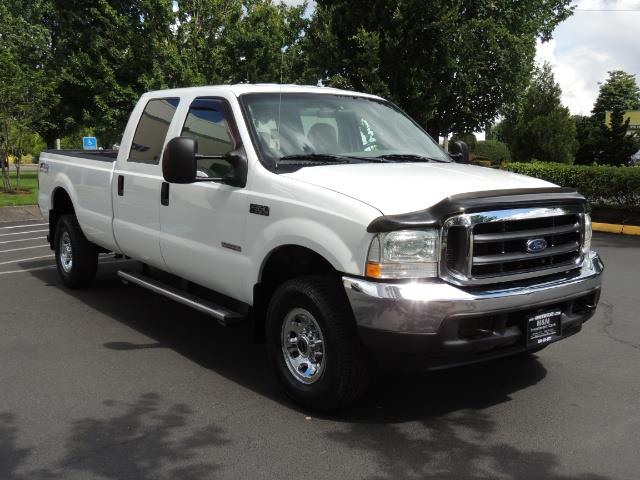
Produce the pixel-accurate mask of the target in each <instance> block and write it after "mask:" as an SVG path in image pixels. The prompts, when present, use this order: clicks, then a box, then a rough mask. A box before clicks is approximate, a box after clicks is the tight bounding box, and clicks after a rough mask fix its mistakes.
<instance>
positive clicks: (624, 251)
mask: <svg viewBox="0 0 640 480" xmlns="http://www.w3.org/2000/svg"><path fill="white" fill-rule="evenodd" d="M46 230H47V226H46V224H43V222H41V221H33V220H31V221H28V222H9V223H0V302H1V303H0V480H9V479H29V480H30V479H44V478H46V479H51V478H53V479H94V478H95V479H136V480H146V479H149V480H151V479H154V480H157V479H192V480H199V479H210V478H242V479H258V478H276V479H280V478H305V479H315V478H323V479H334V478H367V479H422V478H471V479H480V478H507V479H515V478H518V479H520V478H532V479H533V478H535V479H556V480H557V479H589V480H596V479H637V478H638V477H639V475H640V474H639V473H638V472H640V455H638V453H639V452H640V315H639V313H638V300H639V299H640V282H639V277H640V268H639V266H640V238H633V237H619V236H612V235H596V236H595V240H594V245H595V248H596V249H597V250H598V251H600V253H601V254H602V257H603V258H604V262H605V265H606V270H605V275H606V278H605V289H604V293H603V297H602V301H601V304H600V307H599V309H598V312H597V314H596V316H595V317H594V318H593V319H591V320H590V321H589V322H588V323H587V324H586V325H585V327H584V329H583V331H582V332H581V333H580V334H578V335H576V336H574V337H571V338H569V339H567V340H565V341H563V342H560V343H557V344H554V345H551V346H550V347H549V348H547V349H546V350H544V351H542V352H540V353H539V354H538V356H537V357H534V358H533V359H522V358H518V359H508V360H500V361H494V362H491V363H487V364H482V365H476V366H471V367H464V368H458V369H454V370H448V371H440V372H435V373H424V374H383V375H380V376H379V378H378V381H377V383H376V385H375V386H374V388H373V389H372V391H371V392H370V394H369V395H368V397H367V398H366V400H365V402H364V403H363V404H362V405H361V407H360V408H359V409H357V410H354V411H350V412H347V413H343V414H341V415H332V416H321V417H318V416H315V415H313V414H310V413H309V412H305V411H303V410H301V409H300V408H298V407H297V406H295V405H294V404H292V403H291V402H290V401H289V400H288V399H287V398H286V397H284V395H283V394H282V393H281V391H280V389H279V388H278V386H277V384H276V381H275V378H274V376H273V375H272V373H271V371H270V369H269V366H268V363H267V361H266V355H265V350H264V347H263V346H262V345H256V344H254V343H253V342H252V337H251V331H250V329H249V328H237V329H224V328H222V327H219V326H218V325H217V324H215V323H213V322H212V321H210V320H209V319H208V318H207V317H205V316H203V315H201V314H199V313H196V312H193V311H191V310H189V309H187V308H186V307H183V306H181V305H178V304H175V303H173V302H171V301H169V300H166V299H164V298H161V297H159V296H156V295H154V294H153V293H149V292H147V291H144V290H141V289H139V288H136V287H134V286H125V285H123V284H122V283H121V282H120V281H119V280H118V278H117V277H116V275H115V272H116V270H117V269H118V268H121V267H122V264H123V261H122V260H118V259H115V258H113V257H108V256H105V257H104V258H102V259H101V264H102V266H101V268H100V272H99V276H98V279H97V281H96V284H95V286H94V287H93V288H92V289H90V290H84V291H70V290H67V289H65V288H63V287H62V286H61V284H60V281H59V279H58V276H57V273H56V271H55V268H53V267H52V265H53V263H54V261H53V256H52V252H51V251H50V250H49V249H48V247H47V246H46V245H45V243H46V242H45V238H44V237H45V235H46Z"/></svg>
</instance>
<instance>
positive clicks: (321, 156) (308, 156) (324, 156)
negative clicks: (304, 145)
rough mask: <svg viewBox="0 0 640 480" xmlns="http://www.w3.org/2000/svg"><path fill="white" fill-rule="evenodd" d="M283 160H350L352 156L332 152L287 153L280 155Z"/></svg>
mask: <svg viewBox="0 0 640 480" xmlns="http://www.w3.org/2000/svg"><path fill="white" fill-rule="evenodd" d="M281 160H302V161H310V162H350V161H351V160H353V159H352V158H349V157H345V156H344V155H333V154H330V153H298V154H294V155H285V156H284V157H280V158H279V159H278V161H281Z"/></svg>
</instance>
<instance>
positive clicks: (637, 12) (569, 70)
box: [536, 0, 640, 115]
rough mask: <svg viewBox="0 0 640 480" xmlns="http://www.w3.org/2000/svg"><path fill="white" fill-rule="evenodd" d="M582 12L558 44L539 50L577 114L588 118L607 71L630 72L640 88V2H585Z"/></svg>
mask: <svg viewBox="0 0 640 480" xmlns="http://www.w3.org/2000/svg"><path fill="white" fill-rule="evenodd" d="M577 7H578V9H577V10H576V12H575V13H574V14H573V16H572V17H570V18H569V19H568V20H566V21H565V22H563V23H561V24H560V25H559V26H558V27H557V28H556V30H555V32H554V34H553V40H551V41H550V42H548V43H545V44H542V43H539V44H538V49H537V55H536V58H537V60H538V61H539V62H542V61H547V62H549V63H550V64H551V67H552V69H553V73H554V75H555V77H556V81H557V82H558V83H559V84H560V87H561V88H562V100H563V102H564V104H565V105H566V106H568V107H569V109H570V110H571V112H572V113H574V114H582V115H587V114H589V113H590V111H591V109H592V108H593V103H594V102H595V99H596V97H597V96H598V87H599V86H598V82H602V81H604V80H605V79H606V78H607V71H609V70H624V71H626V72H628V73H632V74H635V75H636V78H638V81H639V82H640V42H638V41H637V40H636V38H635V37H637V30H638V27H639V26H640V0H628V1H625V0H582V1H580V2H578V4H577ZM602 10H631V11H618V12H614V11H602Z"/></svg>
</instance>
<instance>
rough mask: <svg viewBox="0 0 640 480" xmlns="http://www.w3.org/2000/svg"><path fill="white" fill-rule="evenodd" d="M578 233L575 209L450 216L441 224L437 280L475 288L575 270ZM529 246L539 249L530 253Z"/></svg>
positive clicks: (579, 245)
mask: <svg viewBox="0 0 640 480" xmlns="http://www.w3.org/2000/svg"><path fill="white" fill-rule="evenodd" d="M583 232H584V214H583V212H582V209H581V207H579V206H575V207H563V208H527V209H512V210H498V211H490V212H478V213H470V214H461V215H456V216H454V217H451V218H449V219H447V220H446V221H445V222H444V227H443V232H442V235H443V237H442V245H443V252H442V253H443V254H442V257H441V262H440V267H441V268H440V271H441V276H443V278H445V279H447V280H450V281H452V282H454V283H457V284H462V285H481V284H490V283H499V282H507V281H514V280H521V279H525V278H532V277H538V276H543V275H551V274H554V273H559V272H563V271H567V270H570V269H573V268H578V267H579V266H580V265H581V263H582V259H583V258H582V243H583ZM528 242H529V243H528ZM532 242H533V243H535V244H537V245H538V246H540V245H541V244H542V245H543V247H541V248H539V249H538V251H534V250H532V249H531V244H532ZM527 245H529V247H528V246H527Z"/></svg>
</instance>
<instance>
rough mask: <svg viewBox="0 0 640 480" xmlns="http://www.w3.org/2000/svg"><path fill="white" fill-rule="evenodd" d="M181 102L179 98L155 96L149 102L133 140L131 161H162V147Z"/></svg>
mask: <svg viewBox="0 0 640 480" xmlns="http://www.w3.org/2000/svg"><path fill="white" fill-rule="evenodd" d="M179 103H180V99H179V98H154V99H151V100H149V101H148V102H147V105H146V106H145V107H144V111H143V112H142V115H141V116H140V120H139V121H138V126H137V127H136V133H135V134H134V136H133V141H132V142H131V149H130V150H129V159H128V161H129V162H135V163H146V164H150V165H158V163H160V154H161V153H162V147H163V146H164V141H165V138H166V136H167V132H168V131H169V125H171V121H172V120H173V116H174V115H175V113H176V109H177V108H178V104H179Z"/></svg>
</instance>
